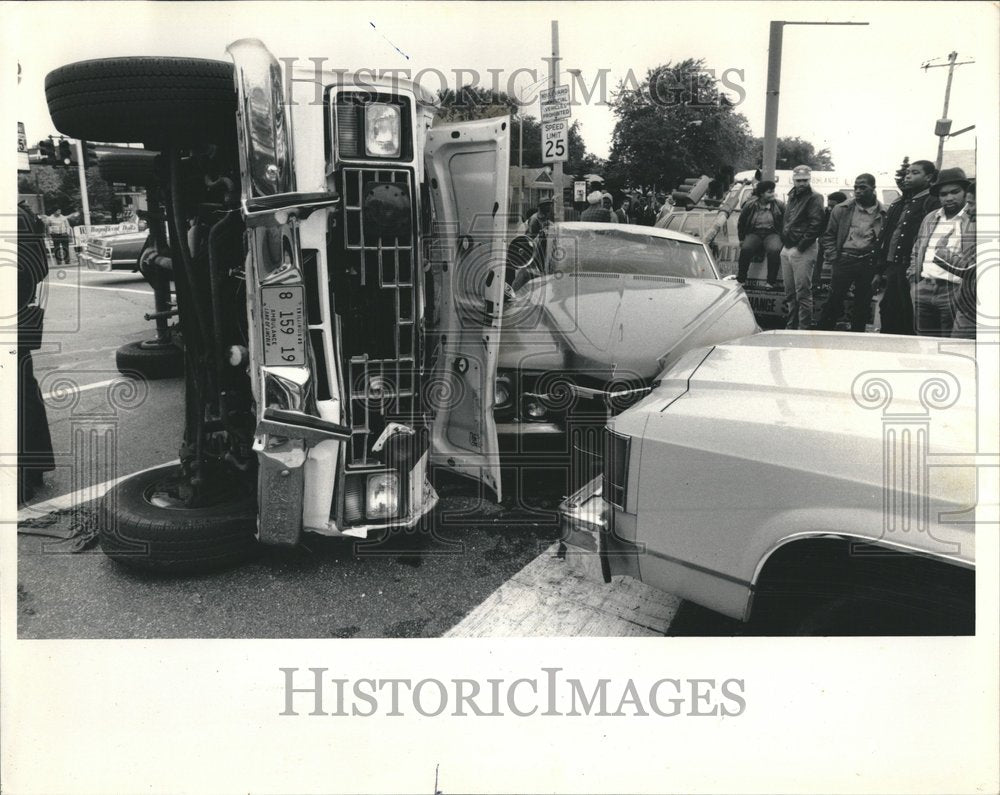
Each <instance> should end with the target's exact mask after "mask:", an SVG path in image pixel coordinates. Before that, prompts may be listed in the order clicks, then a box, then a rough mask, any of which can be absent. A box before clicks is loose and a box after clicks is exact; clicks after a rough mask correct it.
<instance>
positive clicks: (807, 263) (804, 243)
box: [781, 166, 823, 330]
mask: <svg viewBox="0 0 1000 795" xmlns="http://www.w3.org/2000/svg"><path fill="white" fill-rule="evenodd" d="M811 180H812V170H811V169H810V168H809V166H796V167H795V168H794V169H792V183H793V187H792V190H791V191H790V192H789V194H788V201H787V203H786V204H785V216H784V219H783V221H782V231H781V242H782V244H783V248H782V249H781V278H782V281H784V283H785V308H786V312H787V323H786V326H787V328H790V329H796V328H800V329H803V330H807V329H808V328H809V327H810V326H811V325H812V309H813V304H812V272H813V266H814V265H815V264H816V257H817V256H818V251H819V243H818V242H817V240H818V238H819V234H820V229H822V228H823V197H822V196H821V195H820V194H818V193H816V192H815V191H814V190H813V189H812V188H811V187H810V186H809V183H810V181H811Z"/></svg>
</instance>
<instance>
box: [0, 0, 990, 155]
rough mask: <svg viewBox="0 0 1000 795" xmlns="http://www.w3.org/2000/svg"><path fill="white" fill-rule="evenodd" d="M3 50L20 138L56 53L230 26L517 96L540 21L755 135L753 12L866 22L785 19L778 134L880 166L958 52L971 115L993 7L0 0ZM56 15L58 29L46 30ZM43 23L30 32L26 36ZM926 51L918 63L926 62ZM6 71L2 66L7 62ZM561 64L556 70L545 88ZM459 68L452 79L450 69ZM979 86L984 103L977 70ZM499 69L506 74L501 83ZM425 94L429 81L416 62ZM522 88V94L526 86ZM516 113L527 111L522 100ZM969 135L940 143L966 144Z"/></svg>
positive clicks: (925, 132) (585, 56) (34, 135)
mask: <svg viewBox="0 0 1000 795" xmlns="http://www.w3.org/2000/svg"><path fill="white" fill-rule="evenodd" d="M4 17H5V25H4V30H3V32H2V33H0V36H2V37H3V39H4V40H5V41H4V47H3V52H4V57H5V58H11V59H13V58H16V59H17V61H18V62H19V64H20V66H21V70H22V72H21V75H22V80H21V83H20V85H18V86H17V88H16V106H17V115H18V120H20V121H22V122H24V124H25V126H26V132H27V137H28V141H29V144H31V145H33V144H34V143H35V142H37V140H38V139H40V138H42V137H45V136H47V135H49V134H51V133H54V132H55V130H54V128H53V127H52V125H51V122H50V120H49V117H48V113H47V110H46V106H45V101H44V88H43V86H44V77H45V74H46V73H47V72H48V71H50V70H51V69H53V68H55V67H57V66H59V65H61V64H64V63H67V62H70V61H74V60H81V59H88V58H99V57H107V56H113V55H135V54H146V55H156V54H162V55H181V56H198V57H208V58H220V59H225V58H226V57H227V56H226V54H225V47H226V45H227V44H228V43H229V42H230V41H233V40H235V39H237V38H241V37H256V38H260V39H262V40H263V41H264V43H265V44H266V45H267V46H268V47H269V48H270V49H271V51H272V52H273V53H274V54H275V55H276V56H278V57H279V58H280V57H294V58H296V59H301V60H302V61H303V62H306V61H307V59H309V58H315V57H325V58H328V59H329V60H328V61H327V64H328V65H331V66H337V67H341V68H346V69H355V68H377V69H410V70H411V72H412V73H414V74H415V73H416V72H418V71H420V70H422V69H429V68H433V69H440V70H441V71H443V72H444V73H445V75H446V77H447V78H448V82H449V84H451V85H452V86H454V83H455V82H456V78H455V70H457V69H461V70H466V71H465V72H464V75H465V80H467V79H468V75H469V71H468V70H473V71H474V72H476V73H478V74H479V75H480V76H481V80H480V83H481V84H484V85H489V84H491V82H492V80H493V78H492V77H491V76H490V75H491V72H490V70H493V72H492V73H494V74H498V75H499V76H500V77H499V80H500V83H499V84H500V86H501V87H503V88H507V87H509V86H512V87H513V88H514V89H515V90H525V89H526V88H527V87H528V86H529V84H531V83H532V82H533V81H532V77H531V76H530V75H529V74H528V73H527V72H524V71H522V72H517V70H518V69H522V70H530V69H535V70H537V72H538V76H539V77H540V78H541V77H544V75H545V74H546V70H547V65H546V63H545V62H544V61H543V58H545V57H547V56H548V55H549V52H550V46H551V21H552V20H554V19H556V20H558V21H559V43H560V55H561V57H562V61H561V66H562V68H563V69H564V70H568V69H579V70H580V71H581V74H582V76H583V77H584V79H585V80H586V81H587V84H588V85H590V84H592V83H593V82H594V80H595V79H596V77H597V75H598V74H599V73H600V71H601V70H607V71H606V72H605V74H606V75H607V84H608V87H609V89H610V88H612V87H613V86H614V85H615V84H616V83H617V81H618V80H621V79H624V78H625V77H626V76H627V74H628V73H629V72H630V71H631V72H632V73H633V74H635V75H637V76H639V77H640V78H641V77H642V76H643V75H644V74H645V73H646V70H647V69H649V68H652V67H655V66H657V65H659V64H661V63H664V62H667V61H677V60H682V59H684V58H687V57H693V58H702V59H704V60H705V63H706V66H707V67H708V68H712V69H714V70H715V72H716V74H717V75H721V73H722V72H724V71H726V70H736V71H732V72H730V73H729V74H730V76H731V80H732V82H734V83H737V84H739V85H740V86H741V88H742V89H743V92H745V98H744V99H743V101H742V103H741V104H740V106H739V110H740V111H741V112H742V113H743V114H744V115H745V116H746V117H747V119H748V121H749V123H750V126H751V129H752V131H753V133H754V134H755V135H762V134H763V127H764V96H765V81H766V66H767V49H768V21H769V20H770V19H772V18H780V19H785V20H797V21H841V22H843V21H852V22H868V23H869V25H868V26H866V27H834V26H799V27H795V26H789V27H786V28H785V36H784V51H783V60H782V64H783V70H782V85H781V94H780V116H779V125H778V126H779V131H778V132H779V135H782V136H796V135H797V136H800V137H802V138H805V139H806V140H809V141H811V142H813V143H814V144H815V145H816V148H817V149H821V148H829V149H830V150H831V151H832V153H833V158H834V162H835V163H836V165H837V169H838V170H845V171H850V172H855V173H856V172H858V171H872V172H879V171H892V170H894V169H895V168H896V166H897V165H898V163H899V162H900V160H901V159H902V157H903V155H908V156H909V157H910V158H911V159H919V158H928V159H933V158H934V156H935V154H936V147H937V139H936V138H935V136H934V135H933V128H934V122H935V120H936V119H937V118H938V117H939V116H940V113H941V105H942V101H943V96H944V87H945V80H946V76H947V69H929V70H926V71H925V70H923V69H921V65H922V64H923V63H925V62H927V61H933V62H934V63H942V62H944V61H945V59H946V57H947V55H948V53H949V52H950V51H951V50H952V49H954V50H957V51H958V53H959V56H960V57H959V60H960V61H965V60H975V63H974V64H971V65H966V66H961V67H958V68H957V69H956V71H955V77H954V82H953V86H952V95H951V108H950V113H949V116H950V117H951V118H952V119H953V120H954V125H953V129H959V128H961V127H966V126H968V125H970V124H975V123H976V122H977V121H978V119H977V116H979V115H982V113H983V111H984V110H985V109H986V108H989V107H991V106H992V107H994V108H995V102H996V96H997V92H996V83H995V75H996V74H997V71H998V70H997V40H996V31H997V27H998V26H997V22H998V18H997V17H998V14H997V11H996V8H995V7H994V6H991V5H989V4H986V3H968V4H963V3H944V4H938V3H867V4H860V3H798V2H787V3H770V4H757V3H710V2H709V3H683V2H675V3H598V2H595V3H574V2H565V3H516V4H502V3H483V4H474V5H473V4H466V3H377V4H365V3H304V4H296V3H284V4H282V5H281V7H280V10H279V9H278V6H276V5H275V6H271V5H269V4H267V3H223V4H200V3H184V4H173V3H157V4H144V3H128V2H115V3H100V4H93V3H23V4H22V3H17V4H9V3H8V4H6V7H5V9H4ZM52 19H58V20H59V24H58V25H55V26H53V25H51V24H50V23H51V20H52ZM42 28H44V29H45V30H46V35H45V37H44V39H43V40H40V39H38V38H37V37H36V36H34V35H33V34H34V33H35V32H36V31H37V30H39V29H42ZM935 59H936V60H935ZM12 66H13V65H12ZM568 79H569V76H568V75H566V74H564V75H563V82H566V81H567V80H568ZM465 80H463V82H464V81H465ZM990 80H992V81H993V82H992V85H993V88H992V91H990V90H987V91H986V92H985V95H986V96H988V97H991V99H990V100H989V101H988V102H987V103H986V104H984V103H983V101H982V100H983V97H984V91H983V85H984V81H990ZM510 81H512V82H510ZM423 82H424V84H425V85H426V86H427V87H428V88H430V89H431V90H434V89H436V88H437V87H438V86H439V83H440V80H439V79H438V78H437V77H436V76H435V75H434V73H429V76H428V77H427V78H426V79H425V80H424V81H423ZM528 95H529V96H533V95H534V94H533V93H532V92H531V91H529V92H528ZM526 112H528V113H534V114H537V106H535V107H534V108H531V107H529V108H527V109H526ZM574 118H575V119H576V120H579V121H580V123H581V125H582V133H583V137H584V141H585V142H586V144H587V147H588V150H590V151H593V152H595V153H596V154H598V155H601V156H607V154H608V152H609V150H610V145H611V134H612V130H613V127H614V117H613V115H612V113H611V112H610V110H609V108H608V107H607V106H606V105H605V104H600V103H598V101H597V98H596V97H595V98H593V99H592V100H591V102H590V103H588V104H585V105H582V106H578V107H576V108H575V109H574ZM975 135H976V133H975V132H972V133H966V134H964V135H963V136H960V137H958V138H956V139H954V140H953V141H950V142H949V143H948V144H946V148H958V149H965V148H972V147H974V146H975Z"/></svg>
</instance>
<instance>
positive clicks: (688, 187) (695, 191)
mask: <svg viewBox="0 0 1000 795" xmlns="http://www.w3.org/2000/svg"><path fill="white" fill-rule="evenodd" d="M711 182H712V178H711V177H706V176H701V177H691V178H690V179H686V180H684V184H683V185H681V186H679V187H678V188H677V190H675V191H674V192H673V193H671V194H670V198H671V199H673V200H674V204H676V205H677V206H678V207H687V208H690V207H693V206H694V205H696V204H697V203H698V202H700V201H701V198H702V196H704V195H705V194H706V193H707V192H708V186H709V185H710V184H711Z"/></svg>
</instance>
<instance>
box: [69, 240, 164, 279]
mask: <svg viewBox="0 0 1000 795" xmlns="http://www.w3.org/2000/svg"><path fill="white" fill-rule="evenodd" d="M150 243H151V241H150V239H149V232H122V233H121V234H117V235H107V236H105V237H93V238H89V239H88V240H87V243H86V245H85V246H84V249H83V251H82V252H81V253H80V261H81V262H82V263H83V264H84V265H86V266H87V268H89V269H90V270H92V271H105V272H106V271H113V270H115V271H118V270H128V271H138V270H139V256H140V255H141V254H142V252H143V249H145V248H146V247H147V246H148V245H150Z"/></svg>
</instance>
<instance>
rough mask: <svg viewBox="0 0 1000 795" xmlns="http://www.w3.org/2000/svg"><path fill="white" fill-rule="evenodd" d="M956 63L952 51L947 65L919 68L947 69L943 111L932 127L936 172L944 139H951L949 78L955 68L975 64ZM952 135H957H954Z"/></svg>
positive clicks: (955, 54) (927, 63)
mask: <svg viewBox="0 0 1000 795" xmlns="http://www.w3.org/2000/svg"><path fill="white" fill-rule="evenodd" d="M957 61H958V52H957V51H955V50H952V51H951V52H950V53H948V63H947V64H943V63H935V64H932V63H931V62H930V61H927V62H926V63H924V64H922V65H921V67H920V68H921V69H923V70H924V71H925V72H926V71H927V70H928V69H939V68H941V67H943V66H947V67H948V82H947V83H945V87H944V109H943V110H942V111H941V118H940V119H938V120H937V124H935V125H934V134H935V135H936V136H937V137H938V151H937V162H936V163H935V166H936V167H937V170H938V171H940V170H941V162H942V161H943V160H944V142H945V139H946V138H950V137H951V119H949V118H948V102H949V101H950V100H951V78H952V75H953V74H954V73H955V67H956V66H964V65H965V64H970V63H975V61H962V62H961V63H957ZM970 129H972V128H971V127H966V128H965V129H964V130H959V132H966V131H967V130H970ZM954 134H955V135H958V133H954Z"/></svg>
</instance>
